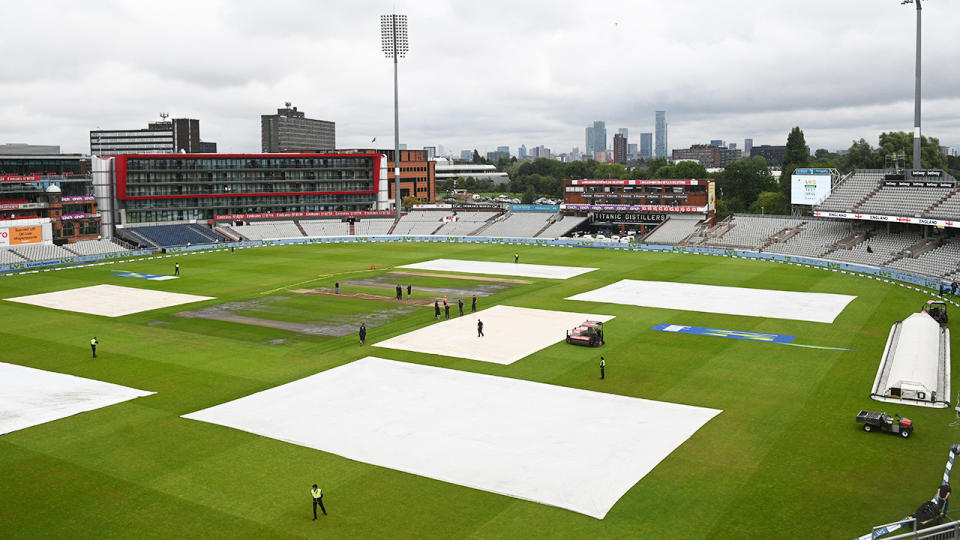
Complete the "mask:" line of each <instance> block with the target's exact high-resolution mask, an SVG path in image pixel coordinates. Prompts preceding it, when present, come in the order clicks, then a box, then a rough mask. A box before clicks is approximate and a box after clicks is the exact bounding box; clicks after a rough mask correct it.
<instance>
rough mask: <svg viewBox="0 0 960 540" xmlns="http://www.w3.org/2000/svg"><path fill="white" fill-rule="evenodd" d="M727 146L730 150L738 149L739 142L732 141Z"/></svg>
mask: <svg viewBox="0 0 960 540" xmlns="http://www.w3.org/2000/svg"><path fill="white" fill-rule="evenodd" d="M727 148H729V149H730V150H736V149H737V143H735V142H732V143H730V144H728V145H727Z"/></svg>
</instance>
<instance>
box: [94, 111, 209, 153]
mask: <svg viewBox="0 0 960 540" xmlns="http://www.w3.org/2000/svg"><path fill="white" fill-rule="evenodd" d="M161 118H163V119H162V120H161V121H160V122H150V123H149V124H147V128H146V129H97V130H93V131H91V132H90V153H91V154H93V155H96V156H115V155H119V154H176V153H184V152H186V153H188V154H213V153H216V151H217V144H216V143H212V142H203V141H201V140H200V121H199V120H196V119H193V118H174V119H172V120H167V117H166V115H161Z"/></svg>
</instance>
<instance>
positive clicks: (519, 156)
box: [517, 144, 527, 159]
mask: <svg viewBox="0 0 960 540" xmlns="http://www.w3.org/2000/svg"><path fill="white" fill-rule="evenodd" d="M525 157H527V145H525V144H521V145H520V149H519V150H517V159H523V158H525Z"/></svg>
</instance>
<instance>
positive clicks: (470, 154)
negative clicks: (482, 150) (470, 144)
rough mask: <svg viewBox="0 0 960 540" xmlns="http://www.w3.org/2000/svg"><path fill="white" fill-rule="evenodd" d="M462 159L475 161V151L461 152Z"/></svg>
mask: <svg viewBox="0 0 960 540" xmlns="http://www.w3.org/2000/svg"><path fill="white" fill-rule="evenodd" d="M460 159H461V160H466V161H473V150H461V151H460Z"/></svg>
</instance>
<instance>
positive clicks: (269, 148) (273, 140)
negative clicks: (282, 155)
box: [260, 103, 337, 152]
mask: <svg viewBox="0 0 960 540" xmlns="http://www.w3.org/2000/svg"><path fill="white" fill-rule="evenodd" d="M260 143H261V144H260V147H261V150H262V151H264V152H289V151H298V150H308V151H309V150H312V151H316V150H333V149H334V148H336V147H337V145H336V124H335V123H334V122H328V121H326V120H314V119H312V118H307V117H306V115H305V114H304V113H303V111H298V110H297V108H296V107H293V108H290V103H286V107H284V108H282V109H277V114H264V115H261V116H260Z"/></svg>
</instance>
